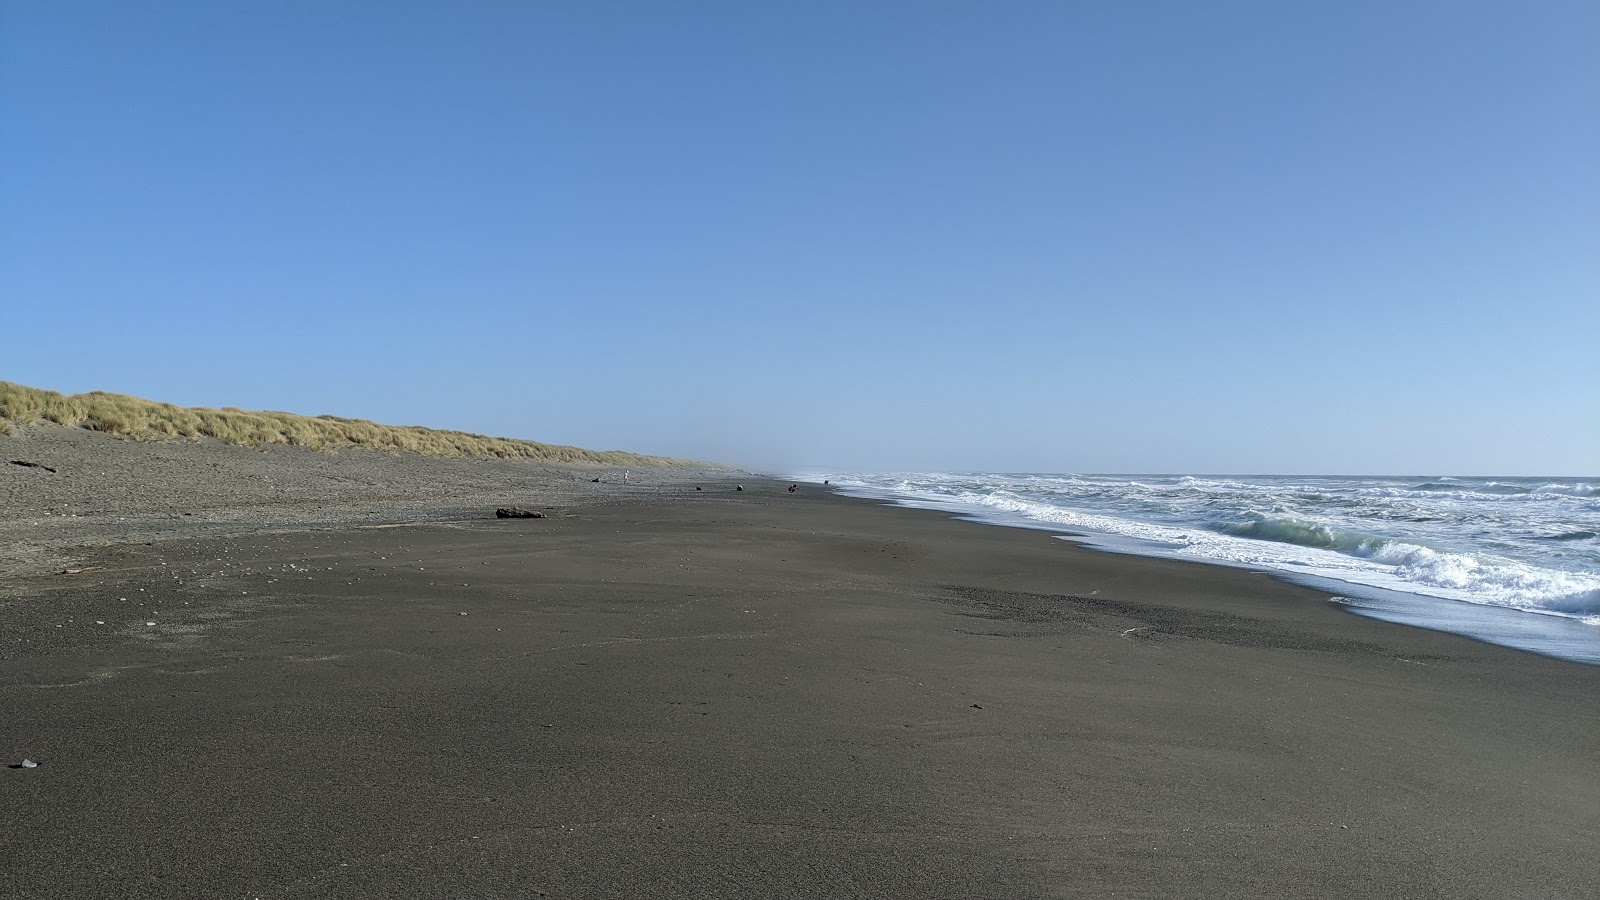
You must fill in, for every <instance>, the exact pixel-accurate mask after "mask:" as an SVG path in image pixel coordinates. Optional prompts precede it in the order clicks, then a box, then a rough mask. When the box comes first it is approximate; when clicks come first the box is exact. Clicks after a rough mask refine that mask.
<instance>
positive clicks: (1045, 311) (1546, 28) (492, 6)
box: [0, 0, 1600, 478]
mask: <svg viewBox="0 0 1600 900" xmlns="http://www.w3.org/2000/svg"><path fill="white" fill-rule="evenodd" d="M1597 35H1600V8H1596V7H1595V6H1594V5H1593V4H1585V3H1579V2H1564V0H1540V2H1532V3H1511V2H1483V3H1472V4H1459V3H1434V2H1423V3H1415V4H1405V5H1402V6H1399V7H1396V6H1395V5H1393V4H1382V3H1377V2H1358V3H1349V4H1339V5H1337V6H1334V7H1330V8H1320V9H1313V8H1301V7H1298V6H1291V7H1285V6H1283V5H1281V4H1270V3H1264V2H1262V3H1242V4H1235V5H1229V6H1226V7H1196V6H1193V5H1190V4H1183V3H1176V2H1172V3H1161V2H1147V3H1132V4H1118V5H1114V6H1111V7H1080V6H1076V5H1066V4H1050V3H1018V4H1007V5H1004V6H1001V7H983V6H969V5H963V4H944V3H933V4H923V3H919V4H910V3H874V4H819V5H814V6H810V7H806V8H804V9H798V8H797V9H792V10H791V9H773V8H762V7H753V6H746V5H740V4H723V3H692V4H686V5H681V6H671V7H661V6H657V5H653V4H643V3H604V4H590V5H583V6H579V7H568V6H564V5H539V4H521V3H516V4H512V3H482V4H474V5H472V6H470V7H461V6H456V5H444V4H438V5H433V4H415V5H408V6H406V7H405V8H404V9H403V10H400V9H398V8H395V7H392V6H390V5H385V4H377V3H351V4H340V5H338V6H337V7H336V8H335V7H329V6H327V5H324V4H305V3H288V4H280V5H273V6H271V7H259V8H223V7H209V6H205V5H195V4H185V3H162V2H156V3H151V4H140V5H138V6H128V5H123V4H113V3H92V2H91V3H85V4H73V5H70V6H68V5H48V6H34V5H25V4H20V3H13V2H9V0H0V134H3V135H5V139H4V140H0V307H3V309H4V310H5V311H6V313H7V314H8V316H7V317H8V321H10V322H12V323H14V327H13V329H11V330H10V334H9V336H10V337H11V340H9V341H7V342H6V344H5V347H4V349H3V350H0V379H5V380H10V381H15V382H19V383H22V384H27V385H32V386H35V387H41V388H48V389H51V390H57V391H62V392H65V393H75V392H81V391H89V390H108V391H115V392H119V393H127V394H132V395H135V396H140V397H146V398H149V399H153V400H160V401H165V402H172V403H178V404H180V405H194V406H236V407H241V408H246V409H275V410H285V411H290V412H296V413H302V414H309V415H317V414H323V413H332V414H336V415H341V416H349V417H356V418H367V419H372V420H374V421H378V422H382V423H386V424H421V425H427V426H431V427H438V428H450V429H458V430H463V431H470V432H476V433H482V434H490V435H496V436H506V437H517V438H527V439H532V440H537V441H542V442H548V443H556V444H568V445H574V446H579V447H585V448H589V449H596V450H610V449H621V450H628V451H632V452H638V453H649V454H659V455H666V456H675V457H686V458H695V459H707V460H714V461H718V462H727V463H731V464H736V465H745V466H750V467H754V468H761V469H765V470H769V471H775V472H776V471H792V470H796V469H802V468H803V469H819V468H833V469H837V470H839V471H879V472H884V471H968V472H1052V473H1060V472H1082V473H1091V472H1101V473H1108V472H1109V473H1124V474H1139V473H1144V474H1202V473H1236V474H1252V475H1277V474H1302V475H1330V474H1354V475H1380V474H1381V475H1395V474H1403V473H1418V474H1419V475H1424V476H1438V475H1457V476H1469V475H1479V476H1495V475H1498V476H1511V477H1519V476H1525V477H1539V476H1550V477H1563V476H1564V477H1578V478H1583V477H1594V476H1585V475H1583V474H1582V473H1585V472H1588V473H1600V354H1597V353H1595V352H1594V351H1593V348H1592V338H1593V336H1594V335H1595V334H1597V333H1600V253H1596V252H1595V248H1596V247H1600V119H1597V117H1595V116H1594V115H1593V114H1592V111H1593V110H1595V109H1600V37H1597Z"/></svg>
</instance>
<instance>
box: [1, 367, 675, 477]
mask: <svg viewBox="0 0 1600 900" xmlns="http://www.w3.org/2000/svg"><path fill="white" fill-rule="evenodd" d="M12 422H16V423H19V424H24V425H27V424H35V423H50V424H55V425H64V426H69V427H83V428H87V429H89V430H91V431H99V432H102V433H105V434H109V435H113V436H116V437H121V438H130V439H133V440H138V441H167V440H180V439H188V440H194V439H197V438H202V437H209V438H215V439H217V440H219V441H222V442H223V443H226V444H236V445H238V446H241V447H255V448H261V447H266V446H268V445H271V444H283V445H287V446H291V447H304V448H306V449H309V450H337V449H340V448H344V447H360V448H363V449H368V450H383V451H388V452H400V451H406V452H411V453H420V454H422V455H424V456H441V457H464V456H465V457H477V458H480V459H530V460H536V461H539V462H549V463H578V464H590V465H608V466H659V465H679V464H682V463H684V462H685V461H684V460H673V459H667V458H664V457H659V456H644V455H641V454H638V453H627V452H624V451H620V450H609V451H595V450H584V449H582V448H580V447H566V446H562V445H559V444H542V443H539V442H538V441H526V440H516V439H512V438H498V437H487V436H485V435H481V434H468V433H466V432H462V431H445V430H440V429H434V428H423V427H421V426H416V425H380V424H378V423H376V422H369V421H367V420H365V419H347V418H343V417H340V416H326V415H325V416H302V415H296V414H294V413H286V412H252V411H249V410H243V409H236V408H233V407H225V408H223V409H208V408H204V407H185V406H175V405H173V404H171V403H158V402H155V401H153V400H145V399H142V398H139V397H130V396H127V395H126V394H113V393H107V392H105V391H90V392H89V393H86V394H70V395H68V394H61V393H57V392H56V391H47V390H41V389H39V388H33V387H28V386H26V385H21V384H14V383H12V382H9V381H0V434H10V433H12V432H13V431H14V429H13V428H12V426H11V424H10V423H12Z"/></svg>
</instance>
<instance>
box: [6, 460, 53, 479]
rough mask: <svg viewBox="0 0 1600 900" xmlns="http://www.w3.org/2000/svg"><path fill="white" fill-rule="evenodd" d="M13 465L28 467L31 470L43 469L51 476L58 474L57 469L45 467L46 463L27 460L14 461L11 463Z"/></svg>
mask: <svg viewBox="0 0 1600 900" xmlns="http://www.w3.org/2000/svg"><path fill="white" fill-rule="evenodd" d="M11 464H12V465H13V466H27V467H28V468H30V469H43V470H45V471H46V472H49V473H50V474H51V475H54V474H55V473H56V470H55V469H52V468H50V467H49V466H47V465H45V464H44V463H36V462H28V461H27V460H25V459H13V460H12V461H11Z"/></svg>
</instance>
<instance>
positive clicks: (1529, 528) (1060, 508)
mask: <svg viewBox="0 0 1600 900" xmlns="http://www.w3.org/2000/svg"><path fill="white" fill-rule="evenodd" d="M833 477H834V479H835V484H839V485H841V486H856V487H859V488H862V489H865V490H867V491H869V492H887V496H889V497H891V498H894V499H898V500H900V501H901V502H909V503H911V504H912V505H920V506H929V507H933V508H940V509H950V510H953V511H959V512H963V513H966V514H969V515H976V516H977V517H979V518H982V519H985V520H988V521H994V522H999V523H1005V524H1015V525H1030V526H1032V527H1045V528H1059V529H1061V530H1062V531H1071V532H1075V533H1077V534H1079V535H1087V536H1088V538H1087V539H1088V540H1089V541H1090V542H1091V543H1094V544H1096V545H1097V546H1104V547H1108V548H1111V549H1122V550H1126V551H1127V552H1135V553H1146V554H1150V555H1156V556H1168V557H1176V558H1182V559H1192V560H1196V561H1205V562H1213V563H1220V564H1225V565H1238V566H1246V567H1251V568H1262V569H1268V570H1277V571H1280V572H1283V573H1286V574H1291V575H1306V576H1318V577H1327V578H1334V579H1338V580H1342V581H1346V582H1351V583H1354V584H1362V585H1367V586H1370V587H1374V588H1382V589H1385V590H1394V591H1402V592H1409V593H1413V594H1423V595H1428V596H1432V597H1440V598H1445V599H1451V600H1462V601H1467V602H1471V603H1478V604H1485V605H1494V606H1503V607H1509V608H1513V609H1518V610H1524V611H1528V612H1538V613H1545V614H1554V615H1559V616H1567V617H1572V618H1578V619H1582V620H1584V621H1591V620H1592V621H1594V622H1596V623H1600V608H1597V605H1600V604H1597V602H1596V596H1597V592H1600V554H1597V552H1596V549H1595V544H1594V543H1592V541H1594V538H1595V537H1596V535H1597V534H1600V505H1597V504H1595V503H1594V501H1593V500H1590V499H1584V498H1585V497H1586V496H1590V495H1593V494H1594V492H1595V485H1594V483H1593V482H1592V481H1580V480H1578V479H1542V480H1541V479H1520V480H1519V482H1518V483H1513V482H1512V481H1511V480H1500V481H1493V480H1489V479H1460V478H1436V479H1431V480H1423V479H1397V478H1310V477H1301V478H1286V477H1283V478H1279V477H1274V478H1266V477H1263V478H1223V477H1215V476H1213V477H1202V476H1129V475H1120V476H1118V475H1102V476H1066V475H1062V476H1056V475H1046V474H1028V475H984V474H950V473H927V474H919V473H897V474H892V475H891V474H884V475H862V476H843V475H841V476H833ZM819 480H820V479H819ZM1419 488H1420V489H1419ZM869 495H878V496H883V494H875V493H869ZM1574 498H1576V499H1574Z"/></svg>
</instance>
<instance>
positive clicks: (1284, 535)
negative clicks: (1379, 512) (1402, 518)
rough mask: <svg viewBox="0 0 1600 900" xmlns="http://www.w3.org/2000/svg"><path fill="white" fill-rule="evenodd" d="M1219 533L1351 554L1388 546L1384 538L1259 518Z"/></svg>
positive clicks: (1317, 524) (1315, 524)
mask: <svg viewBox="0 0 1600 900" xmlns="http://www.w3.org/2000/svg"><path fill="white" fill-rule="evenodd" d="M1216 530H1218V531H1221V532H1222V533H1224V534H1231V535H1233V536H1234V537H1241V538H1252V539H1254V540H1258V541H1276V542H1278V543H1282V544H1298V545H1299V546H1301V547H1317V548H1319V549H1323V550H1337V551H1339V552H1341V553H1351V554H1356V553H1361V552H1362V551H1363V550H1371V549H1372V548H1374V547H1376V546H1377V545H1379V544H1382V543H1383V542H1384V539H1383V538H1380V537H1376V536H1374V535H1370V534H1358V533H1356V532H1351V531H1343V530H1340V529H1338V528H1335V527H1333V526H1331V525H1327V524H1324V523H1321V522H1309V521H1306V520H1304V519H1287V518H1269V517H1265V516H1257V517H1255V518H1252V519H1251V520H1249V521H1247V522H1239V523H1235V524H1232V525H1223V526H1220V527H1219V528H1217V529H1216Z"/></svg>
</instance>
